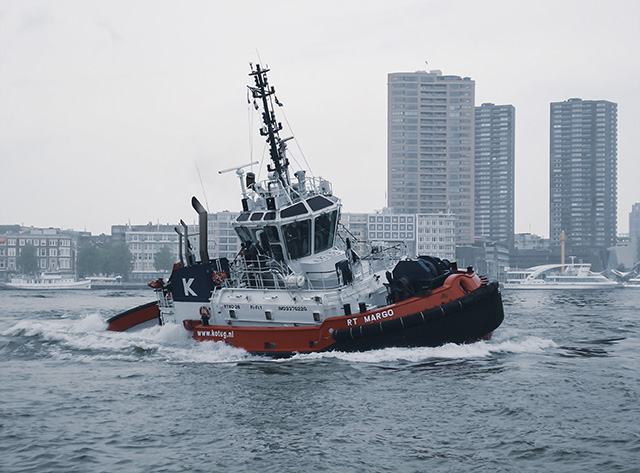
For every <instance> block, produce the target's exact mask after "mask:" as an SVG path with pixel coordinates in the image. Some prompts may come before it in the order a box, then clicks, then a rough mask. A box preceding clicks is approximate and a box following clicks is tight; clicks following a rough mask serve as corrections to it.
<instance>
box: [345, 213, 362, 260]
mask: <svg viewBox="0 0 640 473" xmlns="http://www.w3.org/2000/svg"><path fill="white" fill-rule="evenodd" d="M368 218H369V214H366V213H353V212H342V213H341V214H340V227H339V228H338V235H339V236H340V237H342V238H343V239H346V238H349V240H350V241H351V244H352V245H353V248H354V250H355V251H356V252H357V253H358V254H360V255H364V254H366V252H367V244H366V243H367V240H368V226H367V225H368Z"/></svg>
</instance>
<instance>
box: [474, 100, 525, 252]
mask: <svg viewBox="0 0 640 473" xmlns="http://www.w3.org/2000/svg"><path fill="white" fill-rule="evenodd" d="M515 117H516V110H515V108H514V106H513V105H494V104H492V103H483V104H482V105H481V106H479V107H476V123H475V148H476V149H475V234H476V236H477V237H481V238H482V240H484V241H488V242H501V243H505V244H506V245H507V247H508V248H509V249H511V248H512V247H513V234H514V215H515V211H514V208H515Z"/></svg>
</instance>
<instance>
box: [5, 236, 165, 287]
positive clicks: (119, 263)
mask: <svg viewBox="0 0 640 473" xmlns="http://www.w3.org/2000/svg"><path fill="white" fill-rule="evenodd" d="M174 262H175V257H174V256H173V254H172V253H171V250H170V249H169V247H168V246H163V247H162V248H161V249H160V251H158V252H157V253H156V254H155V255H154V261H153V266H154V268H155V270H156V271H158V272H169V271H171V268H172V266H173V263H174ZM16 263H17V266H18V269H19V270H20V271H21V272H22V273H23V274H37V273H39V272H40V271H42V269H41V268H40V267H39V265H38V253H37V249H36V247H35V246H33V245H32V244H26V245H24V246H23V247H22V248H21V249H20V254H19V255H18V258H17V260H16ZM132 270H133V254H132V253H131V251H130V250H129V246H128V245H127V244H126V243H124V242H119V243H98V244H93V243H88V244H86V245H83V246H81V247H80V248H78V254H77V259H76V274H77V275H78V277H80V278H84V277H86V276H96V275H105V276H114V275H121V276H123V277H124V278H125V279H128V277H129V275H130V274H131V271H132Z"/></svg>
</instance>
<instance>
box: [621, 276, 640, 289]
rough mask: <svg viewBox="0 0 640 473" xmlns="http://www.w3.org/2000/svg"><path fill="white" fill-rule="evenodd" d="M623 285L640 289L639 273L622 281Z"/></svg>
mask: <svg viewBox="0 0 640 473" xmlns="http://www.w3.org/2000/svg"><path fill="white" fill-rule="evenodd" d="M623 286H624V287H631V288H638V289H640V275H638V276H636V277H635V278H631V279H629V280H628V281H626V282H624V283H623Z"/></svg>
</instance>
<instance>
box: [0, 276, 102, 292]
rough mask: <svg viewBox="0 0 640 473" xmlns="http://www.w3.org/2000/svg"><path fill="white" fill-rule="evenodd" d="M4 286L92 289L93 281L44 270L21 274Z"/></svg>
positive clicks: (44, 288)
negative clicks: (33, 273) (33, 274)
mask: <svg viewBox="0 0 640 473" xmlns="http://www.w3.org/2000/svg"><path fill="white" fill-rule="evenodd" d="M4 286H5V287H6V288H8V289H34V290H62V289H91V281H89V280H86V279H84V280H79V281H78V280H76V279H75V278H74V277H73V276H66V275H62V274H60V273H48V272H44V273H42V274H40V275H39V276H37V277H36V276H20V277H15V278H12V279H11V280H10V281H9V282H6V283H5V284H4Z"/></svg>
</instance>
